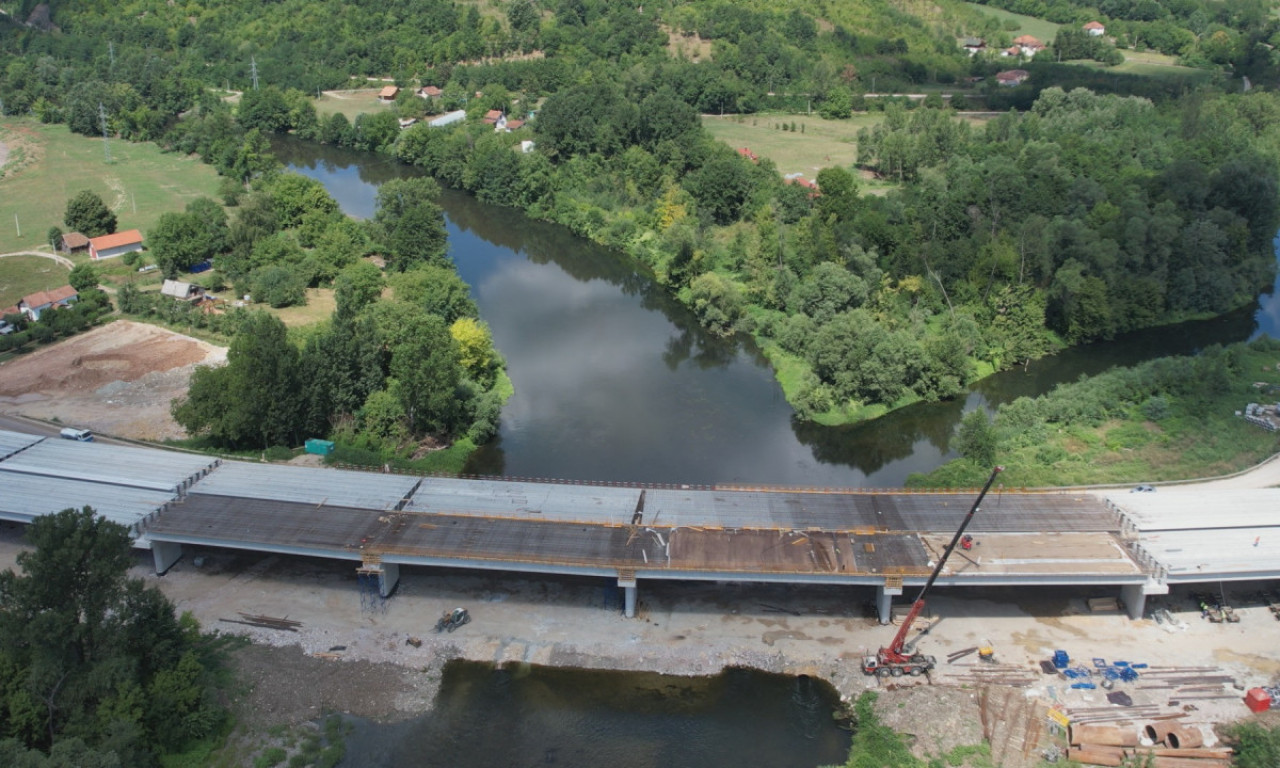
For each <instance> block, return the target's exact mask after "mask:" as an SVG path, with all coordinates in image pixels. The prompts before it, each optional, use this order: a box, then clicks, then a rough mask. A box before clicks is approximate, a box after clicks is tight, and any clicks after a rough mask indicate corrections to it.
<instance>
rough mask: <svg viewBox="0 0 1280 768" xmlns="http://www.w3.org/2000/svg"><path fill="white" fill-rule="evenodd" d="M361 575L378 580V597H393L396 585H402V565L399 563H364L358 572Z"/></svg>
mask: <svg viewBox="0 0 1280 768" xmlns="http://www.w3.org/2000/svg"><path fill="white" fill-rule="evenodd" d="M356 572H357V573H359V574H361V575H365V574H367V575H369V576H376V577H377V578H378V595H379V596H381V597H391V593H392V592H394V591H395V589H396V585H397V584H399V583H400V565H399V564H398V563H364V564H363V565H361V566H360V567H359V568H358V569H357V570H356Z"/></svg>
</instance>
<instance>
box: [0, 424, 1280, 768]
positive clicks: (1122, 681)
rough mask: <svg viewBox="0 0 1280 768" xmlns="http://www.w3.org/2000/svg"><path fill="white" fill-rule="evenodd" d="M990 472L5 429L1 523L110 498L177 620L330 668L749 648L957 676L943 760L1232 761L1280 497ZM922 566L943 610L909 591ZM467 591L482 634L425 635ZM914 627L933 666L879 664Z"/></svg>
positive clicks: (706, 653) (1279, 661) (1252, 669)
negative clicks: (850, 472)
mask: <svg viewBox="0 0 1280 768" xmlns="http://www.w3.org/2000/svg"><path fill="white" fill-rule="evenodd" d="M992 480H993V483H992V484H990V485H989V488H988V489H987V490H986V491H985V493H986V496H985V499H983V498H982V497H981V495H980V492H979V491H978V490H976V489H974V490H968V491H963V492H949V493H910V492H907V491H904V490H902V489H896V490H892V491H884V492H871V491H828V490H821V489H775V488H744V487H725V486H717V487H713V488H710V487H709V488H702V487H686V486H681V487H654V486H648V487H631V486H618V485H589V484H567V483H535V482H514V481H506V480H498V479H458V478H435V477H425V478H424V477H420V476H409V475H397V474H390V473H375V472H360V471H349V470H339V469H321V468H315V467H299V466H289V465H272V464H261V463H250V462H238V461H224V460H220V459H216V458H214V457H209V456H202V455H196V454H184V453H175V452H169V451H161V450H156V449H150V448H142V447H134V446H119V445H106V444H101V443H81V442H76V441H71V440H59V439H57V438H49V437H42V436H39V435H32V434H26V433H21V432H0V518H2V519H5V520H9V521H13V522H15V523H23V524H25V523H28V522H30V521H31V520H32V519H33V518H34V517H35V516H38V515H41V514H47V513H48V512H51V511H56V510H59V509H64V508H67V507H82V506H86V505H88V506H92V507H94V508H95V509H96V510H98V512H99V513H100V514H102V515H104V516H106V517H107V518H109V519H112V520H114V521H116V522H120V523H122V524H124V525H126V526H127V527H129V528H130V529H131V531H132V532H133V535H134V538H135V545H136V546H137V547H138V548H139V551H140V552H141V553H146V552H149V558H148V560H149V565H150V567H151V571H152V575H150V576H149V577H148V578H152V579H156V580H157V582H158V583H159V584H160V585H161V586H162V588H164V589H165V590H166V592H167V593H169V594H170V596H171V598H172V599H174V600H175V602H176V603H177V604H178V607H179V608H180V609H182V610H192V611H193V613H194V614H195V615H196V616H197V618H199V619H200V620H201V621H202V623H204V624H205V625H206V626H212V627H215V628H220V629H223V630H224V631H235V632H243V633H245V634H248V635H249V636H251V637H253V638H254V639H255V640H257V641H261V642H265V643H269V644H272V645H278V646H292V645H298V646H300V647H301V648H302V650H303V651H304V652H306V653H308V654H312V658H316V659H322V660H334V661H336V660H340V659H346V660H354V659H362V660H366V661H375V662H382V661H387V662H392V663H396V664H400V665H404V666H406V667H418V668H423V667H424V666H425V667H430V666H431V665H432V664H436V663H438V662H439V661H440V660H441V659H445V658H452V657H459V658H470V659H477V660H484V661H493V662H496V663H508V662H514V663H540V664H554V665H561V666H583V667H595V668H613V669H646V670H653V671H663V672H672V673H677V674H706V673H713V672H715V671H717V670H719V669H720V668H722V667H725V666H751V667H755V668H759V669H764V670H770V671H779V672H789V673H795V674H811V675H818V676H821V677H823V678H825V679H828V680H830V681H831V682H832V683H833V684H834V685H835V686H836V687H837V689H838V690H840V691H841V692H842V693H844V694H845V695H849V696H852V695H855V694H856V693H857V692H859V691H861V690H865V689H866V688H868V687H872V688H879V689H881V690H883V691H885V692H886V694H892V697H895V698H890V699H889V700H890V701H893V700H905V699H907V698H910V697H912V696H915V695H916V694H914V693H913V691H916V690H927V691H930V692H931V693H930V695H931V696H932V695H933V693H932V692H936V691H938V690H940V689H942V688H947V689H948V690H953V691H954V690H958V691H960V693H957V694H954V696H958V698H959V699H962V700H963V701H959V702H958V703H955V704H954V707H953V709H954V710H955V711H954V713H953V715H954V717H961V715H962V714H963V713H965V712H968V711H972V714H973V715H974V716H973V717H968V718H962V719H964V721H965V722H966V723H969V724H970V726H972V724H974V723H976V724H978V725H979V726H980V732H978V733H976V734H975V733H973V728H972V727H969V728H967V729H966V727H964V726H962V725H961V724H959V723H957V724H956V725H955V726H954V727H951V728H946V729H944V731H943V732H940V733H939V734H937V735H936V736H935V737H931V736H929V735H928V734H920V733H917V734H916V735H917V736H918V737H920V744H921V749H922V750H924V751H925V752H928V751H930V750H932V749H941V748H943V747H944V746H945V743H944V742H945V741H946V740H947V739H956V738H963V737H966V736H969V737H974V738H973V739H972V741H973V742H976V741H979V740H983V739H986V740H988V741H989V742H990V743H991V744H992V750H993V754H996V755H998V756H999V757H1000V759H1001V761H1002V762H998V763H997V764H1004V765H1018V764H1036V763H1038V762H1039V761H1040V760H1043V759H1045V757H1046V756H1047V755H1051V754H1054V753H1053V752H1052V750H1059V751H1060V753H1061V755H1062V756H1067V755H1068V754H1069V755H1070V756H1071V757H1072V758H1074V759H1077V760H1078V761H1081V762H1093V764H1098V765H1119V764H1120V761H1121V760H1122V759H1125V758H1126V757H1127V753H1126V750H1128V751H1129V752H1132V751H1133V750H1140V749H1143V748H1147V749H1151V750H1157V751H1156V752H1153V753H1152V754H1153V755H1154V756H1155V758H1156V759H1157V760H1158V761H1165V760H1177V761H1187V760H1193V761H1196V763H1195V765H1197V766H1203V768H1214V766H1216V765H1224V764H1226V763H1225V762H1223V761H1224V760H1225V759H1226V758H1225V756H1224V753H1223V752H1222V751H1221V749H1220V748H1219V745H1218V743H1217V737H1216V736H1215V734H1214V732H1213V729H1212V725H1213V724H1215V723H1220V722H1225V721H1229V720H1232V719H1236V718H1238V717H1241V716H1246V715H1248V714H1249V708H1248V707H1258V706H1259V705H1258V704H1257V701H1260V699H1257V701H1255V702H1253V703H1249V704H1248V706H1246V696H1247V695H1252V696H1255V699H1256V697H1257V696H1258V695H1257V694H1252V693H1249V691H1251V690H1252V689H1259V690H1262V691H1264V693H1265V690H1266V688H1267V687H1268V686H1272V685H1274V684H1275V683H1276V681H1277V676H1278V675H1280V651H1277V650H1276V648H1277V646H1280V644H1277V643H1276V642H1275V638H1276V636H1277V629H1280V625H1277V618H1280V607H1278V606H1277V605H1276V604H1275V603H1273V600H1275V599H1277V598H1280V596H1277V595H1275V594H1273V593H1272V591H1271V590H1272V588H1273V587H1274V584H1275V581H1274V580H1275V579H1276V578H1277V577H1280V558H1278V557H1277V554H1280V552H1277V550H1278V549H1280V530H1277V528H1278V527H1280V526H1277V524H1276V521H1275V517H1274V514H1273V513H1272V512H1271V511H1270V510H1272V509H1274V506H1275V504H1276V503H1277V502H1278V501H1280V491H1277V490H1268V489H1263V490H1213V491H1207V490H1202V489H1195V488H1188V489H1176V488H1162V489H1160V492H1159V493H1131V492H1130V489H1127V488H1126V489H1117V490H1115V491H1111V492H1100V491H1053V492H1022V491H1019V492H1013V491H1009V490H1007V489H1003V488H1001V487H1000V486H999V485H998V483H994V480H995V475H994V474H993V477H992ZM979 500H981V505H980V509H979V504H978V501H979ZM962 521H967V522H966V524H965V527H961V525H962ZM962 534H963V536H962ZM965 539H967V540H965ZM18 546H19V544H18V542H17V538H16V535H15V534H10V535H9V536H8V537H7V538H6V539H5V560H4V562H3V563H0V565H6V566H8V565H9V564H10V563H11V560H12V557H11V550H16V548H17V547H18ZM160 574H165V575H163V576H161V575H160ZM931 581H932V582H933V586H935V587H936V588H937V589H936V590H935V591H933V592H932V593H930V595H929V598H928V601H927V602H928V605H927V606H925V605H924V604H923V603H924V601H923V600H919V599H917V600H916V602H915V603H911V602H908V601H911V600H913V599H914V598H917V597H918V595H919V593H920V592H921V590H922V588H924V587H925V586H926V584H927V583H928V582H931ZM920 596H921V597H922V595H920ZM458 605H465V606H466V607H467V609H468V611H469V613H468V620H469V621H470V623H468V624H466V626H465V627H464V626H461V625H459V629H458V631H457V632H445V633H440V634H436V633H435V632H433V631H432V626H433V625H435V624H436V623H437V621H438V620H439V619H440V618H441V615H442V613H448V612H449V611H451V610H452V609H454V608H455V607H456V606H458ZM911 613H914V614H915V615H914V616H912V615H910V614H911ZM894 621H898V626H897V628H894V627H889V626H884V625H886V624H889V623H891V622H894ZM895 632H897V636H896V637H895V636H894V633H895ZM891 638H892V641H891ZM410 640H416V641H417V643H416V644H415V643H412V642H409V641H410ZM895 646H896V651H897V652H903V651H904V650H905V656H904V658H907V659H912V658H914V657H915V656H917V655H928V656H931V657H932V658H933V661H932V663H931V664H930V665H929V668H928V669H923V668H922V669H919V670H916V669H914V668H910V667H905V668H902V669H899V670H898V671H897V673H896V674H895V673H894V671H893V669H892V667H889V669H890V671H889V672H888V673H886V674H884V676H879V673H876V670H875V669H872V670H868V669H867V659H868V658H876V657H877V655H881V656H882V655H883V654H884V653H885V651H886V650H891V651H892V650H895ZM339 647H340V648H341V650H333V649H335V648H339ZM877 648H880V649H881V650H880V651H876V649H877ZM1058 651H1061V652H1062V655H1061V656H1059V655H1058V653H1057V652H1058ZM1055 661H1058V662H1060V663H1057V664H1055ZM868 671H871V672H872V674H867V672H868ZM299 695H303V694H299ZM316 695H320V694H316ZM430 695H431V691H430V685H425V686H423V687H416V688H415V687H413V686H410V687H409V690H407V691H406V692H405V693H404V694H403V697H404V698H399V699H397V698H396V697H394V696H393V697H389V699H391V701H389V704H394V707H395V708H396V711H400V709H401V708H403V711H406V712H407V711H421V709H422V708H425V707H429V706H430ZM948 696H952V694H948ZM947 700H950V699H947ZM912 706H915V704H913V705H912ZM1262 709H1266V707H1262ZM887 714H888V715H889V717H888V720H889V724H890V725H894V723H893V722H892V713H887ZM942 719H943V721H946V720H947V719H948V718H942ZM1161 724H1169V725H1177V726H1179V727H1182V728H1184V730H1179V731H1176V732H1173V733H1174V735H1173V737H1172V738H1173V740H1174V741H1177V742H1178V744H1177V745H1174V744H1171V743H1170V741H1169V738H1170V737H1169V734H1168V733H1166V732H1165V731H1160V732H1158V733H1154V734H1151V733H1147V730H1146V729H1148V728H1149V727H1156V728H1162V727H1163V726H1162V725H1161ZM1084 726H1093V728H1092V729H1090V728H1085V727H1084ZM1102 726H1106V728H1111V729H1114V731H1108V730H1106V728H1102ZM895 727H897V726H895ZM906 730H909V731H911V732H913V733H916V732H917V731H921V730H923V728H922V726H921V725H920V723H919V722H917V723H915V724H914V725H910V726H909V727H906ZM1055 731H1058V733H1055ZM1153 736H1154V737H1159V738H1154V737H1153ZM1197 736H1198V739H1197ZM1144 740H1145V742H1144ZM1197 740H1198V742H1199V743H1196V742H1197ZM1072 741H1075V742H1077V744H1076V745H1075V746H1074V747H1072V746H1071V744H1070V742H1072ZM1130 741H1132V744H1130V743H1128V742H1130ZM1110 742H1120V743H1110ZM1193 744H1194V746H1192V745H1193ZM1068 749H1071V750H1073V751H1072V752H1070V753H1068V751H1067V750H1068ZM1165 750H1168V751H1174V750H1181V752H1180V753H1179V754H1177V755H1174V754H1163V753H1162V751H1165ZM1112 760H1114V762H1110V761H1112ZM1156 764H1157V765H1165V766H1168V768H1174V767H1175V766H1185V765H1190V763H1185V762H1176V763H1168V762H1157V763H1156Z"/></svg>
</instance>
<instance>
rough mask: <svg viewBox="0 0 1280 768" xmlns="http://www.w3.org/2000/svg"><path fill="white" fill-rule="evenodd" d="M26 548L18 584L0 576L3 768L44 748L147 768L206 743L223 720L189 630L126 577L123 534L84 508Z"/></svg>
mask: <svg viewBox="0 0 1280 768" xmlns="http://www.w3.org/2000/svg"><path fill="white" fill-rule="evenodd" d="M27 539H28V541H30V542H31V544H32V545H33V546H34V549H32V550H30V551H26V552H23V553H21V554H19V555H18V567H19V569H20V573H15V572H14V571H11V570H6V571H4V572H3V573H0V691H2V692H3V695H0V755H8V756H11V757H13V759H14V760H15V762H7V763H6V764H13V765H18V764H27V763H19V762H16V760H17V759H18V756H21V755H23V753H24V751H25V750H26V749H40V750H49V749H50V748H52V752H53V756H54V758H55V760H54V762H53V763H51V764H54V765H102V766H123V765H137V766H147V765H155V764H156V762H155V760H156V755H157V754H159V753H163V752H167V751H173V750H176V749H179V748H181V747H182V746H183V745H185V744H187V743H189V742H190V741H191V740H193V739H199V738H202V737H204V736H207V735H208V734H210V733H212V732H213V730H214V729H215V728H217V727H218V725H219V724H220V722H221V721H222V718H223V713H222V711H221V710H220V709H219V708H218V707H217V706H216V704H215V703H214V701H213V698H212V695H211V685H210V683H211V678H210V662H209V660H208V658H207V653H206V651H205V649H204V647H203V641H202V640H201V638H200V635H199V631H198V627H197V626H196V625H195V623H194V622H193V621H191V620H190V619H189V618H187V617H184V618H182V619H179V618H178V617H177V616H176V615H175V613H174V609H173V605H172V604H171V603H170V602H169V601H168V599H167V598H165V597H164V595H163V594H161V593H160V591H159V590H158V589H156V588H154V587H146V586H144V584H143V582H142V581H141V580H140V579H131V578H128V575H127V574H128V570H129V568H130V566H131V565H132V563H133V558H132V556H131V555H130V535H129V532H128V530H126V529H125V528H124V526H121V525H118V524H116V523H112V522H109V521H107V520H105V519H104V518H101V517H98V516H97V515H96V514H95V513H94V511H93V510H92V509H90V508H88V507H86V508H85V509H83V510H79V511H77V510H73V509H67V510H63V511H62V512H59V513H56V514H49V515H45V516H42V517H39V518H37V519H36V520H35V522H33V523H32V524H31V525H30V526H29V528H28V529H27ZM69 564H75V566H74V567H72V566H70V565H69ZM4 739H12V740H13V741H7V742H6V741H4ZM36 757H37V756H35V755H27V758H30V759H33V760H34V759H36ZM59 761H61V762H59ZM32 764H36V765H39V764H43V763H39V762H34V763H32Z"/></svg>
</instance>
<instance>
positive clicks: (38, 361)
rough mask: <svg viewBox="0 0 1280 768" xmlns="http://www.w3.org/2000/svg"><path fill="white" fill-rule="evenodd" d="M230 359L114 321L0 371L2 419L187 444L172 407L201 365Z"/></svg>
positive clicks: (167, 334) (217, 350)
mask: <svg viewBox="0 0 1280 768" xmlns="http://www.w3.org/2000/svg"><path fill="white" fill-rule="evenodd" d="M226 356H227V351H226V349H225V348H222V347H215V346H213V345H212V344H209V343H207V342H204V341H200V340H199V339H193V338H191V337H190V336H183V335H182V334H179V333H174V332H173V331H168V330H165V329H163V328H158V327H156V326H154V325H146V324H144V323H135V322H132V321H129V320H117V321H115V322H113V323H108V324H107V325H104V326H102V327H100V328H95V329H94V330H92V331H89V332H88V333H84V334H80V335H79V336H75V337H73V338H71V339H68V340H66V341H63V342H61V343H59V344H55V345H53V346H50V347H44V348H42V349H38V350H36V351H35V352H32V353H30V354H28V355H24V356H22V357H18V358H15V359H13V360H9V361H8V362H5V363H0V413H12V414H19V415H22V416H30V417H32V418H37V419H45V420H55V419H56V420H57V421H59V422H61V423H63V424H71V425H75V426H77V427H86V428H89V429H93V430H94V431H96V432H101V433H103V434H108V435H117V436H120V437H129V438H135V439H139V440H164V439H167V438H180V437H185V433H184V432H183V431H182V428H181V427H180V426H178V424H177V423H176V422H175V421H174V420H173V417H172V416H170V415H169V403H170V401H172V400H173V399H174V398H175V397H179V396H181V395H183V394H185V393H186V391H187V383H188V381H189V380H190V378H191V372H192V370H194V369H195V367H196V366H197V365H201V364H203V365H217V364H220V363H222V362H224V361H225V360H226Z"/></svg>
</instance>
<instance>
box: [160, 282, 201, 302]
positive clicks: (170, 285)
mask: <svg viewBox="0 0 1280 768" xmlns="http://www.w3.org/2000/svg"><path fill="white" fill-rule="evenodd" d="M160 294H161V295H162V296H169V297H171V298H174V299H177V300H178V301H191V302H196V301H199V300H200V299H202V298H204V289H203V288H201V287H200V286H198V285H195V284H193V283H184V282H182V281H180V280H165V281H164V284H163V285H161V286H160Z"/></svg>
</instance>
